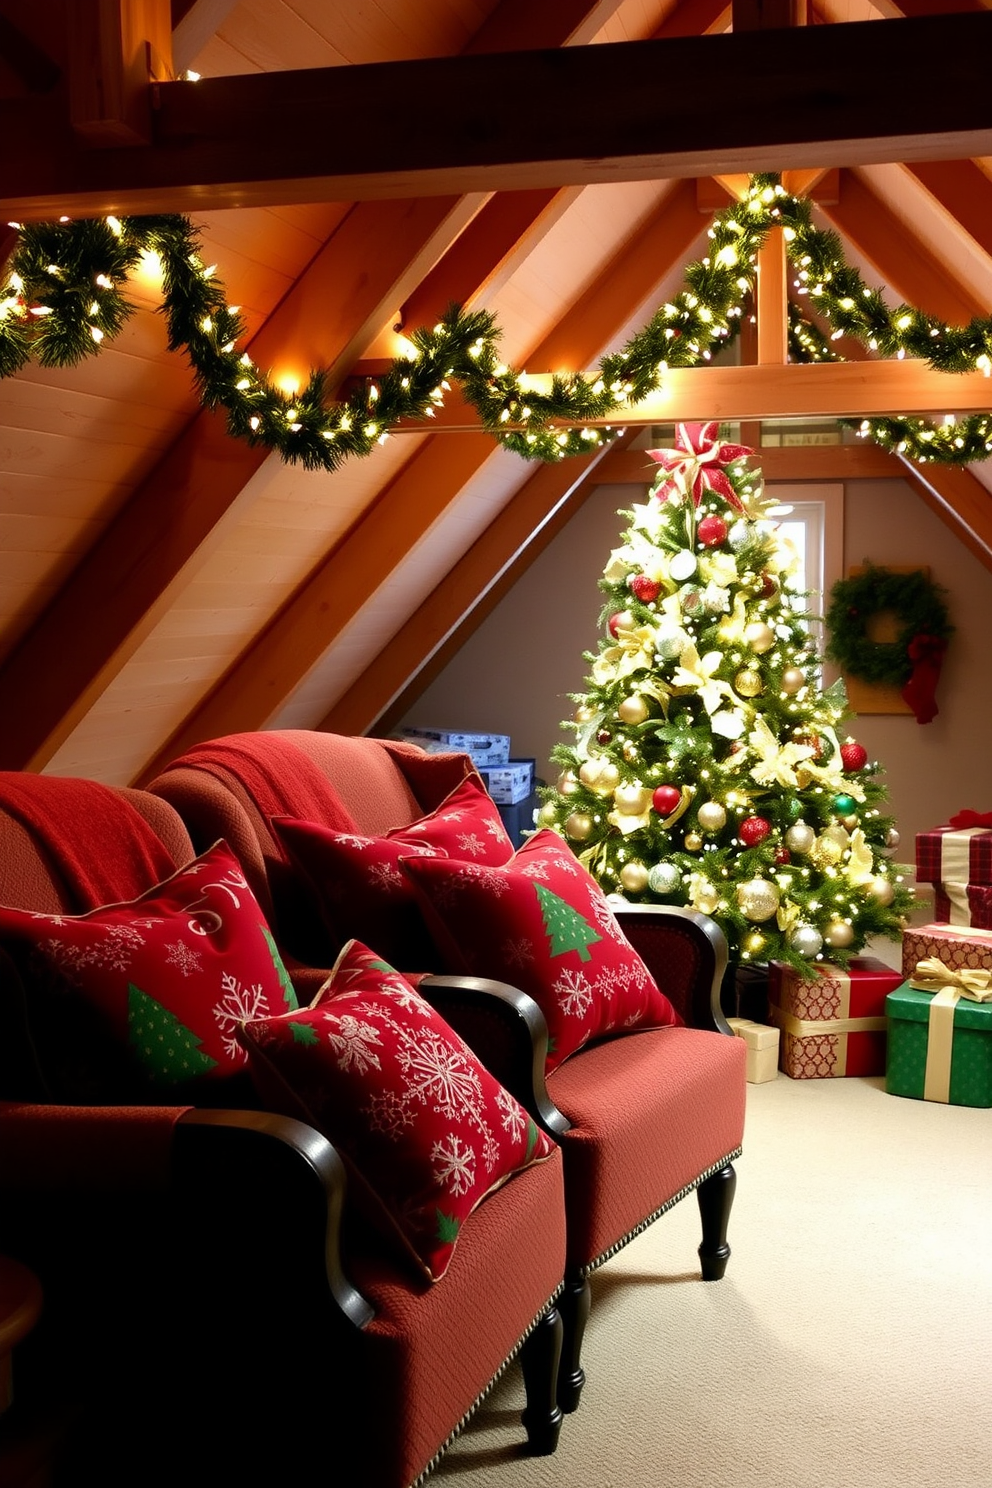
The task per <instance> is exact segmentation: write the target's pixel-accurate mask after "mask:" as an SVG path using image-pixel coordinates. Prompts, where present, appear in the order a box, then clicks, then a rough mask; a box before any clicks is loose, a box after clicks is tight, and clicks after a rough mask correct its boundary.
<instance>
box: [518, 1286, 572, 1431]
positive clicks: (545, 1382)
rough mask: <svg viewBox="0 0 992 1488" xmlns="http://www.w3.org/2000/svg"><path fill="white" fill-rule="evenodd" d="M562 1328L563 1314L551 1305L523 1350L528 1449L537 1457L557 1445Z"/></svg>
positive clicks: (521, 1356)
mask: <svg viewBox="0 0 992 1488" xmlns="http://www.w3.org/2000/svg"><path fill="white" fill-rule="evenodd" d="M563 1331H564V1328H563V1324H562V1318H561V1313H560V1312H559V1311H558V1309H557V1307H555V1306H553V1305H552V1306H551V1307H549V1308H548V1310H547V1312H546V1313H545V1314H544V1316H543V1317H542V1319H541V1321H540V1322H539V1323H538V1325H537V1327H536V1328H535V1329H534V1330H533V1332H532V1333H531V1335H530V1337H529V1338H528V1339H527V1342H526V1343H525V1344H524V1346H523V1348H522V1349H521V1351H520V1363H521V1365H522V1367H523V1372H524V1388H525V1389H526V1392H527V1408H526V1410H525V1411H524V1413H523V1417H522V1420H523V1424H524V1429H525V1430H526V1432H527V1445H528V1448H529V1450H530V1452H531V1454H532V1455H533V1456H535V1457H549V1456H550V1455H551V1453H552V1452H553V1451H554V1450H555V1448H556V1447H557V1446H558V1434H559V1432H560V1431H561V1422H562V1413H561V1408H560V1406H559V1405H558V1400H557V1386H558V1370H559V1367H560V1364H561V1348H562V1334H563Z"/></svg>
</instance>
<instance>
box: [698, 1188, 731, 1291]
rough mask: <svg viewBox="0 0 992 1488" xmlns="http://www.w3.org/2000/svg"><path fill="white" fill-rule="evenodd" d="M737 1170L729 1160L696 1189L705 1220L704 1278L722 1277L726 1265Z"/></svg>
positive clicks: (700, 1250) (709, 1279)
mask: <svg viewBox="0 0 992 1488" xmlns="http://www.w3.org/2000/svg"><path fill="white" fill-rule="evenodd" d="M736 1187H737V1174H736V1173H735V1172H734V1169H733V1165H732V1164H731V1163H728V1164H727V1166H726V1167H725V1168H721V1169H720V1171H719V1172H718V1173H713V1174H711V1176H710V1177H709V1178H707V1179H705V1180H704V1181H703V1182H702V1183H701V1184H700V1185H699V1187H698V1188H697V1189H696V1198H697V1199H698V1201H699V1214H700V1218H701V1219H702V1221H703V1240H702V1244H701V1245H700V1247H699V1259H700V1262H701V1264H702V1270H703V1280H704V1281H719V1280H720V1279H721V1278H722V1276H723V1273H724V1272H725V1271H726V1269H727V1261H728V1260H729V1259H730V1246H729V1245H728V1244H727V1225H728V1224H729V1222H730V1209H731V1206H732V1204H733V1202H734V1190H735V1189H736Z"/></svg>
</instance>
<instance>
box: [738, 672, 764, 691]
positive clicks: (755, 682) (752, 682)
mask: <svg viewBox="0 0 992 1488" xmlns="http://www.w3.org/2000/svg"><path fill="white" fill-rule="evenodd" d="M734 686H735V687H736V689H737V691H738V692H739V693H740V695H741V697H746V698H752V697H758V695H759V694H760V693H762V692H763V691H764V687H765V684H764V683H763V682H762V680H761V677H760V675H759V673H758V672H756V671H754V669H753V668H752V667H742V669H741V670H740V671H739V672H738V673H737V676H736V677H735V678H734Z"/></svg>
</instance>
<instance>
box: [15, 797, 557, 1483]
mask: <svg viewBox="0 0 992 1488" xmlns="http://www.w3.org/2000/svg"><path fill="white" fill-rule="evenodd" d="M193 856H194V849H193V846H192V844H191V842H190V839H189V836H188V834H187V832H186V829H185V827H184V826H183V824H182V822H181V820H180V818H179V817H178V815H177V814H176V813H175V812H174V811H173V809H172V808H171V807H170V806H169V805H168V804H167V803H166V802H165V801H164V800H163V799H161V798H159V797H156V796H152V795H148V794H146V793H144V792H139V791H114V790H111V789H110V788H109V787H102V786H97V785H94V784H93V783H92V782H67V781H63V780H60V779H58V778H53V777H44V776H42V777H37V776H31V777H23V776H12V775H6V776H5V775H2V774H0V903H3V904H6V905H8V906H14V907H19V908H23V909H28V910H31V911H34V912H36V913H39V914H48V915H52V914H55V915H58V914H62V915H66V914H79V913H84V912H85V911H87V910H89V909H91V908H94V907H95V904H94V903H93V900H94V899H96V900H97V901H98V902H100V903H106V902H108V900H110V899H117V900H124V899H129V898H131V897H133V896H134V895H135V894H136V893H137V892H142V891H143V890H145V889H147V888H149V887H151V884H152V883H153V882H155V872H160V871H161V867H162V866H163V864H164V866H165V867H167V868H168V867H169V866H170V865H173V864H175V865H181V864H185V863H187V862H189V860H190V859H192V858H193ZM151 865H154V871H153V868H152V866H151ZM8 952H9V954H8ZM35 992H36V983H35V982H34V980H33V976H32V962H31V958H30V956H29V955H25V953H24V950H23V947H18V948H15V947H13V946H12V945H11V943H10V942H9V941H8V942H6V949H5V948H4V944H3V943H0V1250H2V1251H4V1252H6V1253H8V1254H11V1255H13V1256H15V1257H17V1258H19V1259H21V1260H22V1261H24V1262H25V1263H26V1264H28V1265H29V1266H30V1267H31V1268H32V1270H34V1271H35V1273H36V1274H37V1275H38V1276H39V1277H40V1279H41V1281H42V1285H43V1287H44V1295H45V1309H44V1314H43V1318H42V1323H41V1325H40V1326H39V1328H38V1329H37V1330H36V1332H35V1334H34V1335H32V1338H31V1339H29V1340H27V1341H26V1342H25V1345H24V1348H25V1349H26V1350H27V1349H28V1348H29V1346H30V1348H31V1349H32V1350H33V1352H32V1354H31V1356H30V1357H28V1356H26V1357H25V1359H24V1361H23V1364H22V1365H21V1367H20V1368H19V1392H20V1394H21V1395H22V1396H26V1395H27V1394H29V1393H30V1392H31V1391H32V1390H35V1391H37V1392H38V1393H41V1392H42V1391H44V1393H45V1395H46V1396H47V1397H48V1398H53V1397H54V1398H60V1399H62V1400H63V1401H66V1402H70V1403H71V1405H72V1410H71V1412H70V1415H71V1419H70V1420H69V1422H68V1424H67V1429H66V1430H65V1432H64V1434H63V1435H62V1437H61V1439H60V1442H59V1445H58V1453H59V1463H58V1466H59V1467H60V1469H61V1470H63V1471H65V1472H66V1473H67V1478H66V1480H67V1481H82V1480H84V1479H89V1478H90V1477H92V1478H93V1480H94V1481H99V1482H101V1483H102V1484H117V1483H120V1484H124V1483H128V1484H130V1483H134V1482H141V1483H142V1484H159V1483H161V1484H163V1485H164V1484H166V1483H168V1484H170V1485H171V1484H174V1483H175V1482H176V1481H179V1480H180V1479H181V1478H182V1477H184V1476H187V1475H189V1474H190V1473H192V1474H193V1475H194V1476H197V1477H198V1478H199V1477H200V1476H203V1477H204V1478H206V1477H207V1476H212V1477H213V1478H215V1479H216V1481H218V1482H221V1481H235V1480H241V1481H262V1480H267V1475H269V1474H271V1477H272V1480H273V1481H278V1480H285V1481H293V1482H304V1481H308V1480H309V1478H310V1476H311V1474H312V1473H313V1471H314V1468H313V1463H314V1457H315V1451H316V1452H317V1455H318V1456H319V1455H320V1452H321V1451H326V1453H327V1458H328V1462H329V1463H337V1464H339V1465H340V1464H341V1463H342V1462H346V1461H351V1462H357V1463H360V1464H361V1475H362V1478H363V1480H364V1481H367V1482H369V1483H375V1484H376V1485H379V1488H409V1485H410V1484H413V1483H415V1482H416V1483H419V1482H420V1481H421V1480H422V1478H423V1477H424V1476H425V1475H426V1473H427V1472H428V1471H429V1469H430V1467H431V1466H432V1464H433V1463H434V1461H435V1460H436V1459H437V1457H438V1456H439V1455H440V1454H441V1453H442V1452H443V1450H444V1448H445V1446H446V1445H447V1443H448V1441H449V1440H450V1439H451V1437H452V1436H453V1435H455V1434H456V1432H457V1431H458V1430H459V1428H460V1426H461V1424H462V1423H463V1422H464V1420H465V1419H467V1417H468V1416H469V1415H470V1414H471V1412H472V1410H473V1408H474V1406H475V1405H476V1403H477V1402H478V1400H479V1399H480V1398H481V1397H482V1396H483V1395H484V1394H485V1393H486V1391H487V1390H488V1388H489V1387H490V1385H491V1383H492V1381H493V1379H494V1378H495V1377H496V1376H498V1375H499V1374H500V1373H501V1372H502V1370H503V1368H504V1367H505V1365H506V1363H507V1361H508V1360H509V1359H511V1358H513V1357H515V1356H517V1355H519V1356H520V1357H521V1360H522V1363H523V1369H524V1376H525V1381H526V1384H527V1410H526V1412H525V1417H524V1420H525V1424H526V1427H527V1432H528V1438H529V1442H530V1446H531V1450H533V1451H536V1452H549V1451H553V1450H554V1447H555V1445H556V1442H557V1435H558V1429H559V1426H560V1422H561V1412H560V1410H559V1408H558V1407H557V1405H556V1403H555V1386H556V1380H557V1369H558V1359H559V1354H560V1347H561V1320H560V1317H559V1315H558V1313H557V1311H556V1309H555V1306H554V1299H555V1296H556V1294H557V1292H558V1290H559V1289H560V1285H561V1278H562V1274H563V1266H564V1243H565V1236H564V1202H563V1193H562V1172H561V1159H560V1154H559V1153H558V1152H557V1151H555V1152H553V1155H552V1156H551V1158H550V1159H549V1160H547V1161H545V1162H543V1163H541V1164H539V1165H536V1166H533V1167H529V1168H527V1169H526V1170H525V1171H523V1172H520V1173H518V1174H517V1175H516V1176H515V1177H514V1178H513V1180H512V1181H511V1182H509V1183H507V1184H505V1185H504V1186H503V1187H502V1188H500V1189H499V1190H498V1191H496V1192H495V1193H493V1194H491V1195H490V1196H489V1197H488V1198H487V1199H486V1200H485V1202H484V1203H483V1204H481V1206H480V1207H479V1208H478V1209H477V1210H476V1211H475V1212H474V1213H473V1214H472V1215H471V1216H470V1218H469V1219H468V1220H467V1221H466V1222H465V1224H464V1227H463V1228H462V1230H461V1232H460V1234H459V1238H458V1243H457V1245H456V1247H455V1251H454V1255H453V1258H452V1260H451V1264H450V1267H449V1269H448V1271H447V1273H446V1274H445V1275H444V1277H443V1279H442V1280H441V1281H439V1282H437V1283H436V1284H434V1285H430V1284H429V1283H428V1282H427V1281H426V1280H424V1279H422V1278H420V1277H419V1276H418V1275H417V1274H416V1272H415V1271H414V1270H413V1268H412V1266H410V1265H408V1264H407V1263H405V1262H404V1261H403V1260H402V1259H401V1258H400V1257H399V1256H398V1255H397V1253H396V1251H395V1249H394V1247H393V1246H392V1245H391V1244H390V1243H389V1242H388V1240H386V1239H384V1238H383V1236H382V1234H381V1232H380V1231H379V1230H378V1229H376V1228H375V1227H374V1226H372V1225H371V1224H370V1223H369V1222H368V1220H367V1218H366V1216H365V1213H364V1211H362V1210H360V1209H358V1208H357V1207H356V1205H355V1203H354V1202H353V1200H352V1197H351V1194H350V1192H349V1187H348V1183H347V1181H346V1177H345V1170H344V1167H343V1165H342V1162H341V1159H340V1157H339V1155H338V1153H337V1152H336V1150H335V1148H334V1147H333V1146H332V1145H331V1143H330V1142H328V1141H327V1140H326V1138H324V1137H323V1136H321V1135H320V1134H319V1133H318V1132H317V1131H315V1130H314V1129H313V1128H312V1127H311V1126H309V1125H306V1124H304V1123H302V1122H301V1121H299V1120H294V1119H291V1118H288V1117H286V1116H282V1115H275V1114H272V1113H270V1112H268V1111H264V1110H260V1109H257V1108H253V1096H252V1093H251V1090H250V1087H249V1086H248V1084H247V1081H244V1082H241V1081H240V1077H239V1078H236V1079H234V1080H232V1082H231V1085H230V1087H228V1086H227V1085H223V1084H222V1085H220V1086H219V1087H218V1089H217V1095H216V1096H215V1097H214V1099H215V1101H216V1102H217V1103H215V1104H212V1105H211V1104H208V1103H204V1104H198V1105H190V1104H179V1103H175V1104H168V1103H164V1102H163V1103H156V1102H154V1101H152V1100H150V1101H149V1102H148V1103H142V1104H131V1105H120V1104H109V1103H108V1104H102V1105H101V1104H96V1103H94V1102H92V1101H89V1102H83V1103H80V1104H66V1103H64V1101H59V1100H55V1099H53V1097H52V1093H51V1088H50V1082H51V1073H50V1071H49V1070H47V1069H46V1068H45V1067H44V1063H43V1062H39V1059H38V1058H37V1057H36V1055H37V1053H38V1050H37V1045H36V1042H35V1041H34V1040H33V1039H32V1036H31V1034H32V1022H31V1019H32V1012H33V998H32V994H33V993H35ZM19 1362H20V1361H19ZM315 1442H316V1443H317V1444H318V1447H316V1448H315ZM331 1470H333V1469H331ZM59 1480H61V1479H59Z"/></svg>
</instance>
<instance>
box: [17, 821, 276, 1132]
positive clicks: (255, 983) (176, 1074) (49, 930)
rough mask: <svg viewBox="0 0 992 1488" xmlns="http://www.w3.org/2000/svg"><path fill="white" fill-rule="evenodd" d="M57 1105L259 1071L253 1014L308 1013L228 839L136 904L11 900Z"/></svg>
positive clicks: (133, 1096)
mask: <svg viewBox="0 0 992 1488" xmlns="http://www.w3.org/2000/svg"><path fill="white" fill-rule="evenodd" d="M0 942H2V943H3V945H4V947H5V949H6V950H7V951H8V952H9V953H10V954H11V956H12V957H13V959H14V961H15V964H16V965H17V967H18V970H19V973H20V976H21V980H22V983H23V984H24V988H25V995H26V1000H27V1009H26V1011H27V1017H28V1023H29V1027H30V1031H31V1035H32V1039H33V1042H34V1045H35V1049H36V1051H37V1054H38V1058H39V1063H40V1066H41V1070H42V1073H43V1075H44V1076H45V1078H46V1080H47V1083H48V1085H49V1087H50V1088H51V1089H52V1095H53V1098H57V1099H59V1100H67V1101H79V1100H83V1101H96V1102H100V1101H107V1102H110V1103H113V1102H115V1101H140V1100H141V1099H144V1098H147V1097H148V1095H149V1093H153V1094H154V1096H155V1098H157V1099H161V1098H162V1096H163V1095H166V1096H168V1097H169V1098H175V1099H177V1100H179V1099H181V1098H182V1097H184V1096H189V1097H191V1098H195V1093H198V1092H199V1091H202V1090H203V1089H204V1088H205V1085H206V1087H207V1088H209V1087H210V1086H212V1085H213V1084H215V1083H216V1082H219V1081H223V1080H225V1079H227V1078H228V1077H230V1076H232V1075H236V1074H239V1073H241V1074H245V1075H247V1059H246V1056H245V1052H244V1050H243V1049H242V1047H241V1045H240V1043H239V1042H238V1038H237V1028H238V1024H239V1022H240V1021H241V1020H242V1019H244V1018H246V1017H254V1016H256V1015H268V1014H273V1013H280V1012H285V1011H286V1010H287V1009H288V1008H295V1007H296V1006H297V1000H296V994H295V992H294V991H293V987H292V983H291V982H290V980H289V976H288V973H287V972H286V969H285V967H284V966H283V963H282V960H281V958H280V956H279V952H278V951H277V949H276V946H275V942H274V941H273V939H272V935H271V934H270V932H269V927H268V925H267V924H266V922H265V916H264V914H263V913H262V910H261V908H260V907H259V905H258V902H257V900H256V899H255V896H254V895H253V894H252V892H251V889H250V888H249V887H248V883H247V881H246V879H245V877H244V874H243V873H242V872H241V869H240V867H239V865H238V862H237V860H236V858H235V857H234V855H233V853H232V852H231V850H230V849H229V847H228V846H227V844H226V843H224V842H218V843H215V844H214V846H213V847H212V848H210V849H209V851H207V852H205V853H203V854H202V855H201V856H200V857H198V858H196V859H194V861H193V862H192V863H189V864H188V865H187V866H186V867H185V868H181V869H180V870H179V871H178V872H176V873H174V874H173V875H172V877H171V878H168V879H166V880H165V881H164V882H163V883H160V884H157V885H156V886H155V887H154V888H152V889H149V890H148V892H147V893H145V894H143V895H142V896H141V897H140V898H139V899H134V900H132V901H131V902H130V903H127V904H110V905H106V906H104V907H102V908H100V909H94V910H90V912H89V913H88V914H84V915H49V914H34V913H31V912H30V911H28V910H23V909H10V908H5V907H2V906H0Z"/></svg>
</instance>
